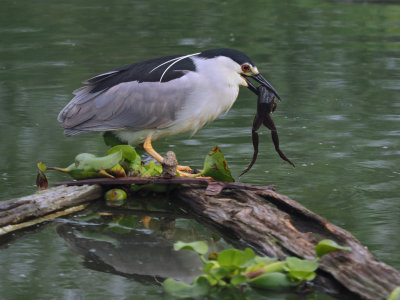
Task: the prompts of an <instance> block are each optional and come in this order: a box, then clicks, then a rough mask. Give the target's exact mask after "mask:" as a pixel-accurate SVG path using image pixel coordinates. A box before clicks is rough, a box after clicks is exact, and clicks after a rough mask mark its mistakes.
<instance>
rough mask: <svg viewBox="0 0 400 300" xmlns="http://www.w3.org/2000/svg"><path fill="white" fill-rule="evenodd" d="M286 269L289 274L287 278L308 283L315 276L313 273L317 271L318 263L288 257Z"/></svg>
mask: <svg viewBox="0 0 400 300" xmlns="http://www.w3.org/2000/svg"><path fill="white" fill-rule="evenodd" d="M286 269H287V271H288V272H289V277H291V278H293V279H295V280H298V281H310V280H313V279H314V278H315V276H316V273H315V272H314V271H315V270H317V269H318V263H317V262H316V261H315V260H303V259H299V258H297V257H288V258H287V259H286Z"/></svg>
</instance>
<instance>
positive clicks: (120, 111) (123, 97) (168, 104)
mask: <svg viewBox="0 0 400 300" xmlns="http://www.w3.org/2000/svg"><path fill="white" fill-rule="evenodd" d="M190 73H191V75H192V76H195V75H193V74H195V73H193V72H190ZM192 76H189V77H192ZM191 82H196V80H194V81H191V80H187V76H182V77H180V78H178V79H175V80H171V81H168V82H161V83H160V82H141V83H138V82H137V81H131V82H123V83H120V84H118V85H115V86H113V87H111V88H109V89H107V90H103V91H99V92H96V93H91V92H90V91H91V89H92V86H85V87H82V88H80V89H78V90H76V91H75V92H74V94H75V97H74V98H73V99H72V100H71V101H70V102H69V103H68V104H67V105H66V107H65V108H64V109H63V110H62V111H61V112H60V114H59V115H58V121H59V122H61V123H62V124H63V127H64V129H65V134H66V135H76V134H80V133H83V132H85V131H108V130H141V129H155V128H166V127H169V126H171V125H172V124H174V123H175V122H176V121H177V116H178V115H179V114H178V113H179V112H180V111H182V110H183V109H184V106H185V102H186V101H185V100H186V99H187V97H188V96H189V95H190V93H191V92H192V91H193V84H191Z"/></svg>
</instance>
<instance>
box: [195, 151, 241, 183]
mask: <svg viewBox="0 0 400 300" xmlns="http://www.w3.org/2000/svg"><path fill="white" fill-rule="evenodd" d="M200 174H201V175H202V176H208V177H212V178H213V179H215V180H220V181H228V182H233V181H235V180H234V179H233V177H232V175H231V171H230V170H229V167H228V163H227V162H226V159H225V157H224V155H223V154H222V152H221V149H220V148H219V147H218V146H215V147H214V148H213V149H212V150H211V151H210V153H208V155H207V156H206V158H205V160H204V166H203V171H202V172H201V173H200Z"/></svg>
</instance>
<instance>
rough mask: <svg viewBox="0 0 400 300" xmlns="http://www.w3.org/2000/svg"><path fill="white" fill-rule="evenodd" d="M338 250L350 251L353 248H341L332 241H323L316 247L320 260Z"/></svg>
mask: <svg viewBox="0 0 400 300" xmlns="http://www.w3.org/2000/svg"><path fill="white" fill-rule="evenodd" d="M338 250H343V251H350V250H351V248H350V247H344V246H340V245H338V244H337V243H336V242H334V241H332V240H322V241H320V242H319V243H318V244H317V245H316V246H315V254H316V255H317V257H318V258H321V257H322V256H324V255H325V254H328V253H331V252H334V251H338Z"/></svg>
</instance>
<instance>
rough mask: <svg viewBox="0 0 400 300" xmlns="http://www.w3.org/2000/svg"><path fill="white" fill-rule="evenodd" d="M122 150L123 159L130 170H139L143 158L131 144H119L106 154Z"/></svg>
mask: <svg viewBox="0 0 400 300" xmlns="http://www.w3.org/2000/svg"><path fill="white" fill-rule="evenodd" d="M118 151H121V152H122V159H123V160H124V162H125V164H126V167H127V169H128V170H133V171H139V169H140V167H141V162H142V159H141V158H140V155H139V154H138V153H137V152H136V150H135V148H133V147H132V146H131V145H117V146H114V147H112V148H111V149H110V150H108V152H107V153H106V155H109V154H112V153H115V152H118Z"/></svg>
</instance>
